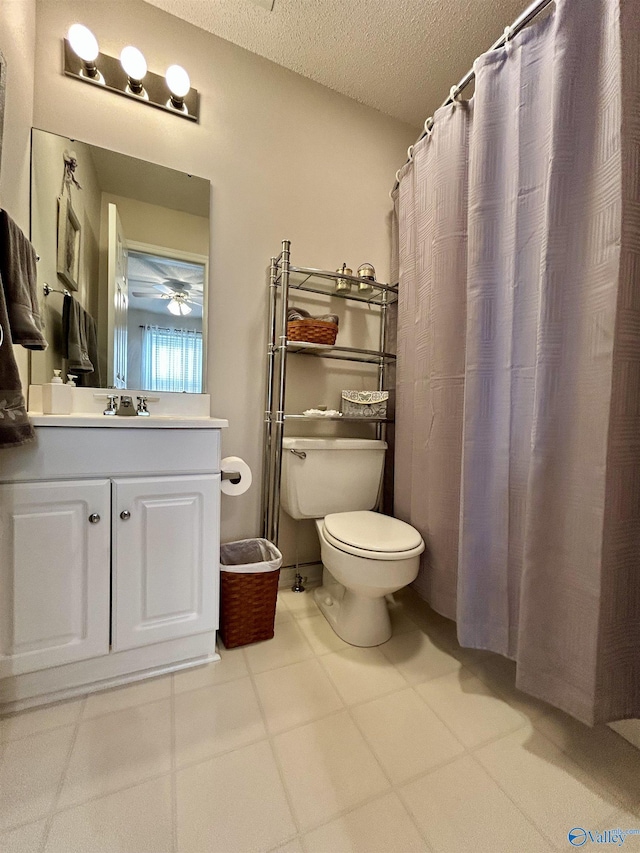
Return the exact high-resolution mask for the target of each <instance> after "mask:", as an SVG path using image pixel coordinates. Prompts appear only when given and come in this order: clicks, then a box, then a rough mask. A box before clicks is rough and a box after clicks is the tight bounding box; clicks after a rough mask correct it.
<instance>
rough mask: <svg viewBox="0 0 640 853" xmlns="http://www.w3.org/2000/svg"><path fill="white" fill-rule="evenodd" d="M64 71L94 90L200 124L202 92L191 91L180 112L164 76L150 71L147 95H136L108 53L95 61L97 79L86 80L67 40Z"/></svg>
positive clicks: (64, 41) (79, 62) (77, 57)
mask: <svg viewBox="0 0 640 853" xmlns="http://www.w3.org/2000/svg"><path fill="white" fill-rule="evenodd" d="M62 43H63V69H64V73H65V74H66V75H67V77H75V79H76V80H81V81H82V82H83V83H89V84H90V85H92V86H100V88H102V89H108V90H109V91H110V92H115V93H116V94H117V95H123V96H124V97H125V98H131V99H133V100H136V101H138V102H142V103H145V104H148V105H149V106H150V107H156V108H157V109H159V110H164V111H165V112H167V113H171V114H172V115H174V116H180V117H181V118H186V119H188V120H189V121H195V122H197V121H199V120H200V97H199V95H198V90H197V89H194V88H193V87H191V89H190V90H189V91H188V92H187V94H186V95H185V96H184V98H183V99H182V100H183V101H184V108H183V109H182V110H179V109H176V108H175V107H173V106H172V105H171V97H170V96H171V93H170V92H169V87H168V86H167V82H166V80H165V78H164V76H163V75H161V74H154V73H153V72H152V71H147V73H146V74H145V77H144V90H143V91H144V92H146V94H147V96H148V97H147V98H145V97H144V95H141V94H136V93H135V92H133V91H132V90H131V89H130V88H129V78H128V76H127V74H126V72H125V70H124V69H123V67H122V65H121V64H120V60H119V59H116V58H115V57H113V56H109V55H108V54H106V53H99V54H98V56H97V57H96V59H95V65H96V67H97V69H98V75H97V76H96V77H88V76H86V72H85V73H84V74H83V73H82V72H83V71H84V70H85V69H84V63H83V61H82V60H81V59H80V57H79V56H78V55H77V54H76V53H75V51H74V50H73V48H72V47H71V45H70V44H69V41H68V39H63V40H62Z"/></svg>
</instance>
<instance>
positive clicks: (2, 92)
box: [0, 50, 7, 169]
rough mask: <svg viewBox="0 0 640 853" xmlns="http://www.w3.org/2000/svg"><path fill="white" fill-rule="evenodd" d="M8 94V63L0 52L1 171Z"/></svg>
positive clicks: (0, 167)
mask: <svg viewBox="0 0 640 853" xmlns="http://www.w3.org/2000/svg"><path fill="white" fill-rule="evenodd" d="M6 94H7V62H6V60H5V58H4V54H3V53H2V51H1V50H0V169H2V136H3V131H4V102H5V99H6Z"/></svg>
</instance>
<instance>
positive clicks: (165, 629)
mask: <svg viewBox="0 0 640 853" xmlns="http://www.w3.org/2000/svg"><path fill="white" fill-rule="evenodd" d="M38 420H42V421H44V422H45V423H47V421H46V420H45V417H43V418H42V419H38ZM110 420H113V421H114V426H113V427H112V426H106V425H105V426H103V424H104V421H97V426H94V428H91V427H89V428H78V427H77V426H71V427H65V426H64V425H62V426H60V425H59V424H60V423H62V424H64V421H62V422H60V418H59V417H58V419H57V421H56V424H58V425H57V426H50V427H49V426H46V427H39V426H36V433H37V441H36V442H35V443H34V444H32V445H24V447H20V448H16V449H13V450H11V451H10V452H6V451H5V453H4V454H3V455H2V457H1V462H2V467H0V713H2V712H4V711H13V710H17V709H20V708H24V707H29V706H31V705H36V704H42V703H44V702H51V701H55V700H56V699H61V698H65V697H68V696H73V695H76V694H81V693H86V692H91V691H92V690H96V689H101V688H103V687H110V686H114V685H116V684H124V683H128V682H130V681H135V680H138V679H141V678H146V677H149V676H152V675H157V674H160V673H162V672H170V671H173V670H176V669H182V668H186V667H190V666H195V665H197V664H200V663H204V662H207V661H211V660H215V659H217V657H218V656H217V654H216V651H215V632H216V630H217V627H218V608H219V556H220V554H219V551H220V548H219V546H220V532H219V531H220V428H221V426H224V425H226V422H224V421H214V420H213V419H209V418H200V419H193V425H191V424H190V422H188V421H187V422H185V423H183V424H182V425H181V426H180V427H175V426H173V427H172V426H171V425H169V426H167V425H165V424H164V423H163V422H162V420H161V419H160V418H159V419H157V421H156V423H155V424H154V425H152V424H148V425H147V424H145V425H144V426H142V425H140V419H135V420H134V419H131V420H132V421H133V423H132V424H131V426H130V427H128V428H127V426H128V425H125V424H122V423H121V422H122V421H123V420H125V419H118V422H116V419H110ZM167 420H169V421H171V419H167ZM93 421H94V422H96V419H95V418H94V419H93ZM173 423H175V421H174V422H173ZM181 423H182V422H181ZM196 424H197V425H196ZM205 424H206V426H205ZM213 424H216V426H213ZM161 425H162V426H161ZM162 427H164V428H162Z"/></svg>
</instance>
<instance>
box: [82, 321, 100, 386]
mask: <svg viewBox="0 0 640 853" xmlns="http://www.w3.org/2000/svg"><path fill="white" fill-rule="evenodd" d="M84 318H85V337H86V340H87V354H88V356H89V361H90V362H91V364H92V365H93V373H81V374H80V375H79V376H78V379H77V381H76V385H78V386H81V387H83V388H100V387H102V385H101V382H100V364H99V361H98V336H97V332H96V321H95V320H94V319H93V317H92V316H91V314H87V312H86V311H85V312H84Z"/></svg>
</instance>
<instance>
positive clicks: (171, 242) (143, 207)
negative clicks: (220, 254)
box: [102, 193, 209, 255]
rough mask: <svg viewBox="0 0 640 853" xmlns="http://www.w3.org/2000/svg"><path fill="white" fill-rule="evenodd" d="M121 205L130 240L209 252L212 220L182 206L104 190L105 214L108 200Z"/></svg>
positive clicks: (187, 250)
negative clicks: (127, 196)
mask: <svg viewBox="0 0 640 853" xmlns="http://www.w3.org/2000/svg"><path fill="white" fill-rule="evenodd" d="M110 202H111V203H112V204H115V205H116V206H117V208H118V214H119V216H120V221H121V222H122V228H123V230H124V234H125V237H126V238H127V240H134V241H135V242H136V243H148V244H150V245H153V246H160V247H164V248H165V249H177V250H178V251H180V252H191V253H192V254H195V255H208V254H209V220H208V219H205V218H204V216H194V215H193V214H191V213H185V212H184V211H182V210H172V209H171V208H169V207H160V206H159V205H157V204H148V203H147V202H144V201H138V200H137V199H134V198H125V197H124V196H121V195H113V194H112V193H103V194H102V208H103V210H102V214H103V216H104V217H106V209H107V205H108V204H109V203H110Z"/></svg>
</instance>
